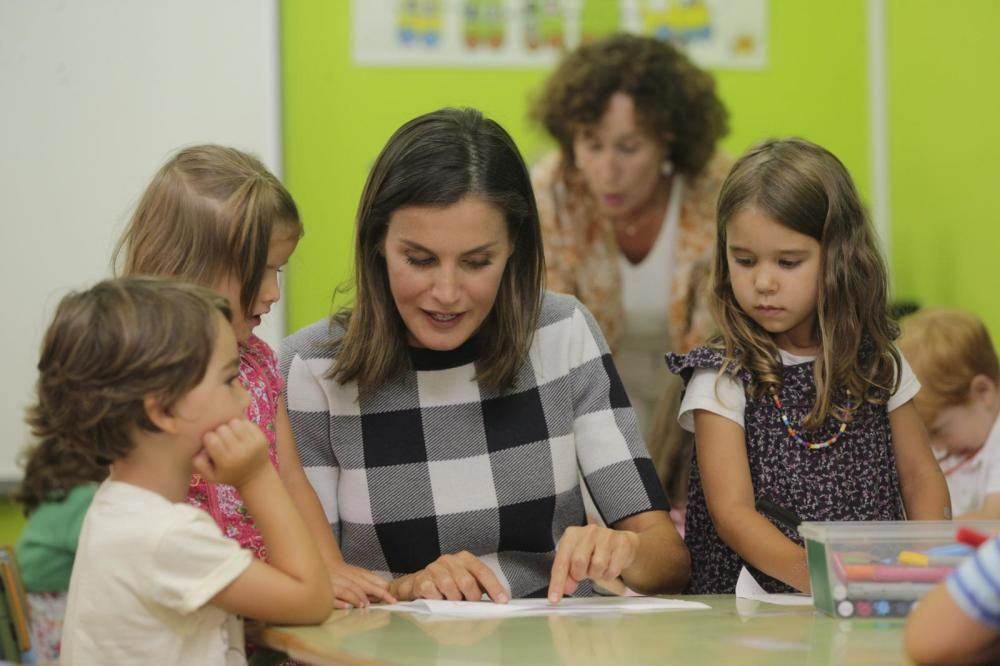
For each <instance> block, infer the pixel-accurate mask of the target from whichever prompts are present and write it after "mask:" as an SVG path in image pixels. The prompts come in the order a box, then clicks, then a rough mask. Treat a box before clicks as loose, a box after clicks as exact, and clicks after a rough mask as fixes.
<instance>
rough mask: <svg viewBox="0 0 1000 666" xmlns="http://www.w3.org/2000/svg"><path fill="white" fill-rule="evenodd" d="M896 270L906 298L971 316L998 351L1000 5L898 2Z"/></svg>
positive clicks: (893, 153)
mask: <svg viewBox="0 0 1000 666" xmlns="http://www.w3.org/2000/svg"><path fill="white" fill-rule="evenodd" d="M888 10H889V11H888V19H889V21H888V27H889V30H888V37H887V38H888V47H889V50H888V53H889V89H890V96H889V103H890V106H889V137H890V154H889V157H890V168H891V174H892V176H891V177H892V181H891V192H892V196H891V206H892V219H893V232H892V233H893V253H892V256H893V268H894V272H895V280H896V292H897V294H898V295H899V297H901V298H907V299H913V300H916V301H918V302H920V303H923V304H926V305H949V306H959V307H964V308H967V309H969V310H971V311H973V312H975V313H976V314H978V315H979V316H980V317H982V318H983V319H984V320H985V321H986V324H987V326H988V327H989V329H990V330H991V331H992V333H993V336H994V344H996V343H997V342H1000V340H997V337H996V336H997V335H998V334H1000V297H998V296H997V290H996V288H995V286H994V285H996V284H997V283H998V281H1000V280H998V275H1000V273H998V271H997V268H996V267H997V256H998V254H1000V213H998V212H997V210H998V207H997V197H996V193H997V191H998V185H997V183H998V178H1000V167H998V164H1000V122H998V120H997V119H998V118H1000V39H998V38H997V35H998V31H1000V2H996V1H995V0H961V1H960V2H949V3H941V2H934V1H933V0H890V1H889V4H888Z"/></svg>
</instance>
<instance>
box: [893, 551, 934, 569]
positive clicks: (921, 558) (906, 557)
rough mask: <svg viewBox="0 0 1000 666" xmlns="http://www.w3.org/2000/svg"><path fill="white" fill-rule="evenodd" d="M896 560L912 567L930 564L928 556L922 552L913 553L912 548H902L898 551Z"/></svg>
mask: <svg viewBox="0 0 1000 666" xmlns="http://www.w3.org/2000/svg"><path fill="white" fill-rule="evenodd" d="M897 561H898V562H899V563H900V564H908V565H910V566H914V567H926V566H927V565H928V564H930V558H928V557H927V556H926V555H924V554H923V553H915V552H913V551H912V550H904V551H902V552H900V553H899V557H898V558H897Z"/></svg>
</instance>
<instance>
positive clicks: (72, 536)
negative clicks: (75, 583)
mask: <svg viewBox="0 0 1000 666" xmlns="http://www.w3.org/2000/svg"><path fill="white" fill-rule="evenodd" d="M96 491H97V484H96V483H87V484H84V485H82V486H77V487H76V488H74V489H73V490H71V491H70V492H69V494H68V495H67V496H66V498H65V499H63V500H62V501H61V502H45V503H43V504H41V505H40V506H39V507H38V508H37V509H35V511H34V512H33V513H32V514H31V516H30V517H29V518H28V522H27V524H26V525H25V526H24V531H23V532H21V538H20V539H19V540H18V542H17V545H16V546H15V552H16V555H17V563H18V564H19V565H20V567H21V577H22V578H23V579H24V587H25V589H26V590H27V591H28V592H66V591H67V590H68V589H69V575H70V573H71V572H72V571H73V557H74V555H76V542H77V541H78V540H79V539H80V528H81V527H83V517H84V516H85V515H87V508H88V507H90V502H91V500H93V499H94V493H95V492H96Z"/></svg>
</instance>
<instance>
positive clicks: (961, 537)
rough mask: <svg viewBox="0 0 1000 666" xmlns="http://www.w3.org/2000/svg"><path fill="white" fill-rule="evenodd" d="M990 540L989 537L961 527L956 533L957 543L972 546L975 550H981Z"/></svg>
mask: <svg viewBox="0 0 1000 666" xmlns="http://www.w3.org/2000/svg"><path fill="white" fill-rule="evenodd" d="M988 540H989V537H988V536H986V535H985V534H980V533H979V532H977V531H975V530H970V529H969V528H968V527H959V528H958V531H956V532H955V541H959V542H961V543H964V544H966V545H969V546H972V547H973V548H979V547H980V546H982V545H983V544H984V543H985V542H987V541H988Z"/></svg>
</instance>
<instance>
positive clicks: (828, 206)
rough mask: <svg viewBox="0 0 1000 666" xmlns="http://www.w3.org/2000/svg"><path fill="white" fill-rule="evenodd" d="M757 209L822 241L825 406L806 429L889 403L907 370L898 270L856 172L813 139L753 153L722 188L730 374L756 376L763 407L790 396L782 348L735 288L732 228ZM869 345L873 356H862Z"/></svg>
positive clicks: (820, 389)
mask: <svg viewBox="0 0 1000 666" xmlns="http://www.w3.org/2000/svg"><path fill="white" fill-rule="evenodd" d="M748 208H754V209H756V210H757V211H759V212H760V213H763V214H765V215H767V216H768V217H770V218H772V219H773V220H774V221H775V222H777V223H778V224H781V225H782V226H784V227H787V228H789V229H791V230H793V231H796V232H798V233H801V234H805V235H807V236H809V237H810V238H813V239H815V240H816V241H817V242H818V243H819V245H820V248H821V252H822V256H821V268H820V277H819V280H820V284H819V285H818V292H819V297H818V301H817V320H816V336H817V339H818V340H819V344H820V353H819V355H818V357H817V359H816V366H815V381H816V402H815V404H814V405H813V407H812V409H811V410H810V411H809V413H808V414H807V415H806V417H805V419H804V420H803V422H802V425H803V427H804V428H805V429H815V428H816V427H817V426H819V425H820V424H821V423H822V422H823V421H824V420H825V419H826V418H827V417H828V416H829V415H831V414H832V415H834V416H836V417H837V418H841V419H845V420H846V419H849V418H850V417H851V414H850V411H851V410H850V409H849V408H847V404H848V402H849V401H853V402H854V403H857V402H858V401H859V400H861V401H863V402H868V403H874V404H884V403H885V402H886V401H887V400H888V398H889V396H890V395H891V394H892V393H893V392H894V391H895V390H896V387H897V386H898V383H899V370H900V363H901V360H900V356H899V352H898V351H897V349H896V346H895V345H894V344H893V341H894V340H895V339H896V338H897V337H899V327H898V326H897V325H896V323H895V322H894V321H893V320H892V319H891V318H890V317H889V312H888V292H889V279H888V271H887V269H886V265H885V262H884V260H883V259H882V255H881V253H880V252H879V249H878V246H877V244H876V240H875V236H874V232H873V231H872V228H871V224H870V222H869V220H868V215H867V213H866V212H865V209H864V206H863V205H862V203H861V199H860V197H859V196H858V192H857V190H856V189H855V187H854V183H853V182H852V181H851V177H850V175H849V174H848V172H847V169H846V168H845V167H844V165H843V164H842V163H841V162H840V160H838V159H837V158H836V157H835V156H834V155H833V154H832V153H830V152H829V151H827V150H826V149H824V148H822V147H820V146H817V145H816V144H814V143H810V142H809V141H805V140H803V139H794V138H793V139H784V140H769V141H765V142H764V143H761V144H759V145H757V146H755V147H753V148H751V149H750V150H749V151H748V152H747V153H746V154H744V155H743V156H742V157H741V158H740V159H739V160H738V161H737V162H736V164H735V165H733V169H732V171H731V172H730V173H729V176H728V177H727V178H726V181H725V183H723V185H722V191H721V192H720V194H719V206H718V217H717V225H718V233H717V245H716V253H715V267H714V278H713V291H712V300H711V304H712V308H713V313H714V315H715V318H716V321H717V323H718V325H719V329H720V334H719V336H718V337H717V338H715V339H714V341H713V343H714V345H715V346H717V347H718V348H720V349H722V350H723V352H724V354H725V358H726V365H725V366H724V370H727V369H731V368H739V367H742V368H745V369H747V370H749V371H750V372H751V373H752V375H753V377H754V379H753V383H752V385H751V386H750V387H749V389H750V394H751V396H753V397H755V398H759V397H760V396H762V395H763V394H765V393H766V392H771V391H775V390H778V389H780V388H781V377H782V367H781V358H780V356H779V354H778V348H777V346H776V345H775V342H774V340H773V338H772V337H771V335H770V334H769V333H768V332H767V331H765V330H764V329H763V328H761V327H760V326H758V325H757V323H756V322H754V321H753V319H751V318H750V316H749V315H747V314H746V313H745V312H744V311H743V310H742V309H740V306H739V304H738V303H737V301H736V296H735V295H734V293H733V289H732V285H731V282H730V274H729V264H728V260H727V256H728V253H727V236H726V228H727V225H728V224H729V221H730V220H732V218H733V216H734V215H736V214H737V213H739V212H740V211H742V210H745V209H748ZM862 343H865V344H866V346H867V345H868V344H870V345H871V349H870V350H866V351H865V353H861V352H862ZM848 392H849V394H850V397H848Z"/></svg>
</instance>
